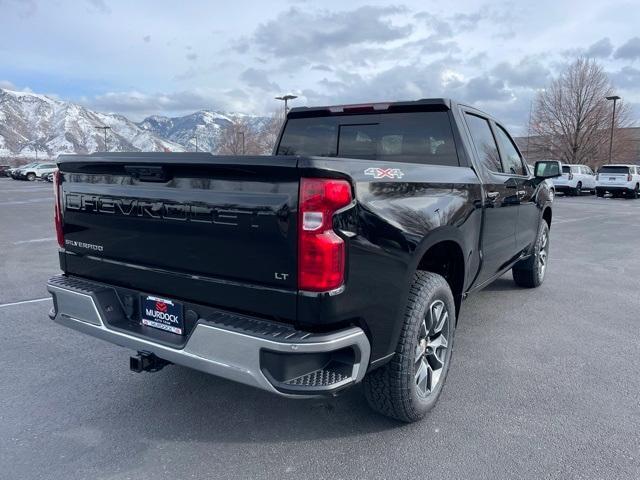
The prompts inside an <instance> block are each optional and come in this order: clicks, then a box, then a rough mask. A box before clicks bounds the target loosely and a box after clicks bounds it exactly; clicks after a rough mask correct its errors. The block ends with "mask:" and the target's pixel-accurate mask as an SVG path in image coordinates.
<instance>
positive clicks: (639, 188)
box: [630, 183, 640, 199]
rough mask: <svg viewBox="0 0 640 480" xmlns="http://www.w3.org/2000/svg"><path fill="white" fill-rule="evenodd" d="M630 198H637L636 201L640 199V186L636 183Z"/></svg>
mask: <svg viewBox="0 0 640 480" xmlns="http://www.w3.org/2000/svg"><path fill="white" fill-rule="evenodd" d="M630 196H631V198H636V199H637V198H638V197H640V184H638V183H636V188H634V189H633V190H631V194H630Z"/></svg>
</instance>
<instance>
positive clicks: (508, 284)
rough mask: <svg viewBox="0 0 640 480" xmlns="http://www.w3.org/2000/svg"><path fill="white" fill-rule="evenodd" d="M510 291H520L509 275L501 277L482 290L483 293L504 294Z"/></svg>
mask: <svg viewBox="0 0 640 480" xmlns="http://www.w3.org/2000/svg"><path fill="white" fill-rule="evenodd" d="M510 290H522V288H520V287H518V286H517V285H516V284H515V282H514V281H513V278H512V277H511V273H508V274H505V275H503V276H502V277H500V278H498V279H497V280H495V281H494V282H492V283H491V284H490V285H487V286H486V287H485V288H483V289H482V291H483V292H506V291H510Z"/></svg>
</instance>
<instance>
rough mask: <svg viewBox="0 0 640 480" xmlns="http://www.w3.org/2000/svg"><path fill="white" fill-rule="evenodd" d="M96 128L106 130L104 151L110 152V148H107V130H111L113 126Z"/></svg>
mask: <svg viewBox="0 0 640 480" xmlns="http://www.w3.org/2000/svg"><path fill="white" fill-rule="evenodd" d="M96 129H98V130H102V131H103V132H104V151H105V152H108V151H109V149H108V148H107V130H111V127H107V126H104V127H96Z"/></svg>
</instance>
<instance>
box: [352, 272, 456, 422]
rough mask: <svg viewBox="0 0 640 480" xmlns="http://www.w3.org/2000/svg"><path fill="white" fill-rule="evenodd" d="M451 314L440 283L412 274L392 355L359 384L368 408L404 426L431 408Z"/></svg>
mask: <svg viewBox="0 0 640 480" xmlns="http://www.w3.org/2000/svg"><path fill="white" fill-rule="evenodd" d="M455 308H456V307H455V303H454V301H453V294H452V293H451V288H450V287H449V284H448V283H447V281H446V280H445V279H444V278H443V277H441V276H440V275H438V274H435V273H431V272H422V271H420V272H416V274H415V277H414V280H413V284H412V285H411V289H410V292H409V300H408V302H407V305H406V307H405V313H404V324H403V326H402V331H401V333H400V339H399V341H398V345H397V347H396V350H395V354H394V356H393V358H392V359H391V360H390V361H389V362H388V363H387V364H385V365H383V366H382V367H380V368H378V369H376V370H374V371H372V372H371V373H369V374H368V375H367V376H366V377H365V378H364V382H363V383H364V394H365V397H366V399H367V401H368V402H369V405H370V406H371V408H373V409H374V410H376V411H377V412H379V413H381V414H383V415H386V416H388V417H392V418H395V419H397V420H401V421H403V422H416V421H418V420H420V419H421V418H423V417H424V416H425V415H426V413H427V412H428V411H429V410H431V409H432V408H433V407H434V405H435V404H436V402H437V401H438V397H439V396H440V393H441V392H442V387H443V385H444V383H445V381H446V378H447V373H448V371H449V365H450V364H451V352H452V349H453V338H454V332H455V322H456V313H455V312H456V310H455ZM427 324H429V325H427ZM438 326H440V329H438ZM431 332H433V333H432V334H431ZM443 336H444V343H445V344H446V345H445V346H442V343H443V340H442V337H443ZM434 345H438V346H435V347H434ZM438 353H439V355H438ZM439 365H441V366H440V367H439V368H437V367H438V366H439ZM429 372H430V373H429ZM436 373H437V377H436ZM433 382H435V383H433Z"/></svg>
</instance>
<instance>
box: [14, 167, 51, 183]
mask: <svg viewBox="0 0 640 480" xmlns="http://www.w3.org/2000/svg"><path fill="white" fill-rule="evenodd" d="M57 169H58V166H57V165H56V164H55V163H35V164H33V165H28V166H26V167H22V168H20V173H19V177H20V178H26V179H27V180H29V181H31V182H32V181H34V180H36V179H38V178H41V177H42V176H43V175H48V174H49V173H53V172H55V171H56V170H57Z"/></svg>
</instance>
